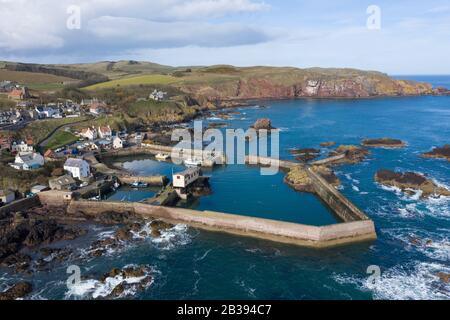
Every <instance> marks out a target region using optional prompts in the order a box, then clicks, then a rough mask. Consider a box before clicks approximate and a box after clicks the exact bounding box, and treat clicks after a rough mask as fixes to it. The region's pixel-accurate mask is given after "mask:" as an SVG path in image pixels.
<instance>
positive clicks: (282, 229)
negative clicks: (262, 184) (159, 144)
mask: <svg viewBox="0 0 450 320" xmlns="http://www.w3.org/2000/svg"><path fill="white" fill-rule="evenodd" d="M111 211H115V212H133V213H135V214H138V215H140V216H142V217H143V218H148V219H162V220H165V221H167V222H170V223H182V224H187V225H189V226H192V227H195V228H199V229H204V230H208V231H216V232H224V233H229V234H234V235H239V236H246V237H253V238H258V239H264V240H270V241H276V242H281V243H288V244H295V245H300V246H307V247H314V248H326V247H332V246H336V245H344V244H350V243H355V242H361V241H370V240H374V239H376V233H375V226H374V224H373V222H372V221H370V220H365V221H356V222H348V223H341V224H335V225H329V226H323V227H316V226H308V225H301V224H296V223H289V222H282V221H275V220H267V219H260V218H253V217H248V216H240V215H233V214H226V213H220V212H212V211H194V210H188V209H180V208H169V207H161V206H153V205H148V204H143V203H123V202H90V201H72V202H71V203H70V204H69V206H68V213H69V214H75V213H79V212H83V213H84V214H86V215H88V216H92V217H93V218H94V217H95V216H97V215H99V214H102V213H103V212H111Z"/></svg>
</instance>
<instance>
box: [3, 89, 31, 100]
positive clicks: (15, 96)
mask: <svg viewBox="0 0 450 320" xmlns="http://www.w3.org/2000/svg"><path fill="white" fill-rule="evenodd" d="M28 98H30V93H29V92H28V88H27V87H22V88H20V87H16V88H14V89H12V90H11V91H10V92H9V93H8V99H12V100H24V99H28Z"/></svg>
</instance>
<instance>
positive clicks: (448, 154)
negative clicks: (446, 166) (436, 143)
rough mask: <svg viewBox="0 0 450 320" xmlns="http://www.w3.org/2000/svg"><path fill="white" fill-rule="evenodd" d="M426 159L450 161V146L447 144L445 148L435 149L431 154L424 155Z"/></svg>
mask: <svg viewBox="0 0 450 320" xmlns="http://www.w3.org/2000/svg"><path fill="white" fill-rule="evenodd" d="M422 157H424V158H434V159H446V160H447V161H450V145H449V144H446V145H444V146H443V147H438V148H434V149H433V150H431V151H430V152H426V153H424V154H422Z"/></svg>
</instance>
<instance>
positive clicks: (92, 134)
mask: <svg viewBox="0 0 450 320" xmlns="http://www.w3.org/2000/svg"><path fill="white" fill-rule="evenodd" d="M80 135H81V136H82V137H83V138H85V139H88V140H91V141H92V140H95V139H97V130H96V129H95V128H84V129H83V130H81V133H80Z"/></svg>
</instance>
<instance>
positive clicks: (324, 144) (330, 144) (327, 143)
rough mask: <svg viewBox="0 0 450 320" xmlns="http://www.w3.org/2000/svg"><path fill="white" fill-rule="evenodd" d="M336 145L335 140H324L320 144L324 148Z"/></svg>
mask: <svg viewBox="0 0 450 320" xmlns="http://www.w3.org/2000/svg"><path fill="white" fill-rule="evenodd" d="M334 145H336V142H334V141H327V142H322V143H321V144H320V146H321V147H322V148H328V147H332V146H334Z"/></svg>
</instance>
